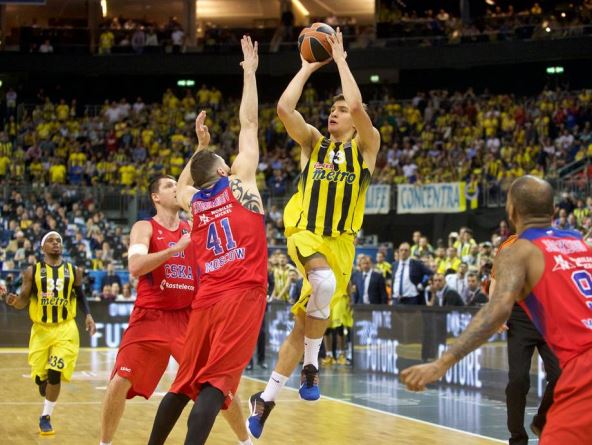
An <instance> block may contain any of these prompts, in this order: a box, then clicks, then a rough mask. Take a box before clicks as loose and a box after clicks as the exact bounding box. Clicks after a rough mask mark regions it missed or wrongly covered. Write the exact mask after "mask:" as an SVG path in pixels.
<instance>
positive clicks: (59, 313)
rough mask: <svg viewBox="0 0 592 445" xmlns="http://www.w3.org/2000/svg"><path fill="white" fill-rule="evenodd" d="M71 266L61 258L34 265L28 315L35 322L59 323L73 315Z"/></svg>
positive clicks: (74, 312)
mask: <svg viewBox="0 0 592 445" xmlns="http://www.w3.org/2000/svg"><path fill="white" fill-rule="evenodd" d="M75 278H76V277H75V274H74V266H72V264H70V263H68V262H63V263H62V264H61V265H59V266H50V265H48V264H45V263H44V262H43V261H41V262H38V263H35V265H34V266H33V288H32V290H31V301H30V304H29V316H30V317H31V320H33V321H34V322H35V323H48V324H50V323H60V322H62V321H66V320H72V319H73V318H74V317H76V296H75V293H73V292H72V288H73V287H74V280H75Z"/></svg>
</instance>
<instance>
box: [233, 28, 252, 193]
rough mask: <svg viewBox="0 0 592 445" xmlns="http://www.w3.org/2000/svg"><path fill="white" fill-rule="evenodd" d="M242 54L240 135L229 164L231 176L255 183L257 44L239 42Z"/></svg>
mask: <svg viewBox="0 0 592 445" xmlns="http://www.w3.org/2000/svg"><path fill="white" fill-rule="evenodd" d="M241 47H242V50H243V57H244V59H243V61H242V62H241V66H242V68H243V96H242V98H241V104H240V109H239V120H240V132H239V134H238V155H237V157H236V159H235V160H234V162H233V163H232V168H231V172H232V174H236V175H237V176H238V177H239V178H240V179H241V180H242V181H245V182H255V175H256V173H257V166H258V165H259V140H258V136H257V131H258V129H259V104H258V100H259V99H258V97H257V78H256V76H255V73H256V71H257V65H258V64H259V54H258V44H257V42H255V43H254V44H253V42H252V41H251V38H250V37H249V36H243V38H242V39H241Z"/></svg>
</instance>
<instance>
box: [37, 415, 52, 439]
mask: <svg viewBox="0 0 592 445" xmlns="http://www.w3.org/2000/svg"><path fill="white" fill-rule="evenodd" d="M39 434H41V435H42V436H51V435H53V434H55V431H54V430H53V427H52V426H51V421H50V418H49V416H41V417H39Z"/></svg>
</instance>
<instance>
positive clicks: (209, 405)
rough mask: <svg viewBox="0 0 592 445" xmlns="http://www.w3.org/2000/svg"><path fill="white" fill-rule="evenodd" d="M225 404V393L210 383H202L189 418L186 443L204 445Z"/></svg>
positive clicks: (187, 444) (186, 444) (188, 444)
mask: <svg viewBox="0 0 592 445" xmlns="http://www.w3.org/2000/svg"><path fill="white" fill-rule="evenodd" d="M223 404H224V394H223V393H222V391H220V390H219V389H218V388H215V387H213V386H211V385H210V384H209V383H206V384H205V385H202V387H201V390H200V392H199V395H198V396H197V399H196V401H195V403H194V404H193V408H191V412H190V413H189V418H188V419H187V436H186V437H185V445H203V444H204V443H206V440H207V438H208V436H209V435H210V431H211V430H212V427H213V426H214V422H215V421H216V416H217V415H218V413H219V412H220V410H221V409H222V405H223Z"/></svg>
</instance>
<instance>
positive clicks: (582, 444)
mask: <svg viewBox="0 0 592 445" xmlns="http://www.w3.org/2000/svg"><path fill="white" fill-rule="evenodd" d="M591 407H592V349H590V350H588V351H587V352H585V353H584V354H582V355H580V356H578V357H575V358H573V359H572V360H570V361H569V362H568V363H567V364H566V365H565V367H564V368H563V370H562V371H561V377H559V380H558V381H557V385H556V386H555V392H554V393H553V405H551V409H549V412H548V413H547V423H546V425H545V428H544V429H543V435H542V437H541V440H540V442H539V444H540V445H556V444H563V445H567V444H569V445H589V444H590V443H592V411H591V410H590V408H591Z"/></svg>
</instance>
